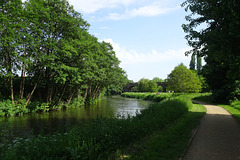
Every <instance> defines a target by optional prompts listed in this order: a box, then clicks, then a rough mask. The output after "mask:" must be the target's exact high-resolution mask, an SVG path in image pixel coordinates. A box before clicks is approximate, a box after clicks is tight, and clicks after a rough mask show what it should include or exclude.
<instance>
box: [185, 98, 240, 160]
mask: <svg viewBox="0 0 240 160" xmlns="http://www.w3.org/2000/svg"><path fill="white" fill-rule="evenodd" d="M199 103H200V102H199ZM200 104H203V105H204V106H205V107H206V109H207V113H206V115H205V116H204V117H203V118H202V120H201V124H200V126H199V128H198V130H197V132H196V134H195V135H194V137H193V139H192V141H191V143H190V146H189V148H188V150H187V152H186V154H185V155H184V157H183V158H182V159H183V160H236V159H239V160H240V124H239V123H238V122H237V121H236V119H234V118H233V117H232V116H231V114H230V113H229V112H227V111H226V110H225V109H223V108H222V107H219V106H214V105H208V104H204V103H200Z"/></svg>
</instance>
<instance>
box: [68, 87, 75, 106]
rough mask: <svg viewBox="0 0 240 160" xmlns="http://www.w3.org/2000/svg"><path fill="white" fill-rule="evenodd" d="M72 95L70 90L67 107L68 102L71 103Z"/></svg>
mask: <svg viewBox="0 0 240 160" xmlns="http://www.w3.org/2000/svg"><path fill="white" fill-rule="evenodd" d="M73 95H74V92H72V90H70V91H69V97H68V101H67V105H69V104H70V102H71V101H72V97H73Z"/></svg>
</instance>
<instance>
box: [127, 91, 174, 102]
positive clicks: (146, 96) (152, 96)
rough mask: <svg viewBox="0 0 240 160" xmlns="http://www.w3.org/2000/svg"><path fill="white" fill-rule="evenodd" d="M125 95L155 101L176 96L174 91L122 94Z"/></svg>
mask: <svg viewBox="0 0 240 160" xmlns="http://www.w3.org/2000/svg"><path fill="white" fill-rule="evenodd" d="M122 96H123V97H127V98H137V99H144V100H151V101H155V102H161V101H162V100H164V99H167V98H171V97H174V96H177V95H176V94H175V95H174V94H173V93H159V94H156V93H136V92H125V93H123V94H122Z"/></svg>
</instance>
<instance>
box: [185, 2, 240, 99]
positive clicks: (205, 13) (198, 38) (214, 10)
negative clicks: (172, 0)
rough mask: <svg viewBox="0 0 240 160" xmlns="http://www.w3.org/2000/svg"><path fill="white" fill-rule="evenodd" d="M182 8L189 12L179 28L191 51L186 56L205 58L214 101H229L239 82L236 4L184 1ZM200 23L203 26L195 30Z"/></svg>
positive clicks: (239, 37)
mask: <svg viewBox="0 0 240 160" xmlns="http://www.w3.org/2000/svg"><path fill="white" fill-rule="evenodd" d="M182 6H183V7H186V11H190V12H191V14H190V15H189V16H187V17H186V20H187V21H188V22H189V23H188V24H184V25H183V29H184V31H185V32H186V33H187V34H188V35H187V36H186V39H187V41H188V44H189V45H190V46H191V47H192V48H193V50H191V51H189V52H186V54H190V53H195V52H197V53H198V54H199V55H200V56H203V57H205V61H206V65H205V67H204V68H203V71H204V74H205V76H206V78H207V82H208V84H209V86H210V87H211V89H212V90H213V95H214V97H215V98H216V100H221V99H226V98H227V97H228V98H231V97H229V95H231V93H232V92H234V90H236V89H237V88H236V85H235V83H236V82H237V81H238V80H240V65H239V61H240V56H239V52H240V30H239V28H240V23H239V22H240V12H239V10H240V1H236V0H186V1H185V2H184V3H183V4H182ZM202 24H204V26H206V27H205V28H203V29H202V30H199V29H198V27H199V26H200V25H202ZM216 77H218V78H219V79H218V80H216ZM220 82H221V83H220ZM236 96H237V97H239V98H240V95H236Z"/></svg>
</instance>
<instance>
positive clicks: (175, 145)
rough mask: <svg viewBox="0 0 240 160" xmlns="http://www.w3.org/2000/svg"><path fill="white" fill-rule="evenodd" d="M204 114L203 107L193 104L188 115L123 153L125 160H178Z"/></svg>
mask: <svg viewBox="0 0 240 160" xmlns="http://www.w3.org/2000/svg"><path fill="white" fill-rule="evenodd" d="M205 112H206V109H205V107H203V106H202V105H197V104H194V105H193V107H192V108H191V110H190V111H189V112H188V113H186V114H185V115H184V116H183V117H181V118H180V119H178V120H176V121H175V122H174V123H173V124H171V125H169V126H167V127H166V128H165V129H164V130H162V131H159V132H154V133H153V134H152V135H151V136H148V137H146V138H145V139H142V140H141V141H139V142H138V143H135V144H134V145H132V146H131V147H129V148H128V149H127V150H128V151H125V153H124V155H125V157H128V158H126V159H132V160H145V159H147V160H156V159H167V160H171V159H173V160H175V159H179V158H180V157H181V156H182V155H183V153H184V151H185V150H186V148H187V146H188V143H189V139H190V138H191V136H192V133H193V130H194V129H195V128H196V126H198V124H199V121H200V119H201V118H202V116H203V115H204V114H205ZM129 151H130V152H129Z"/></svg>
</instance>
